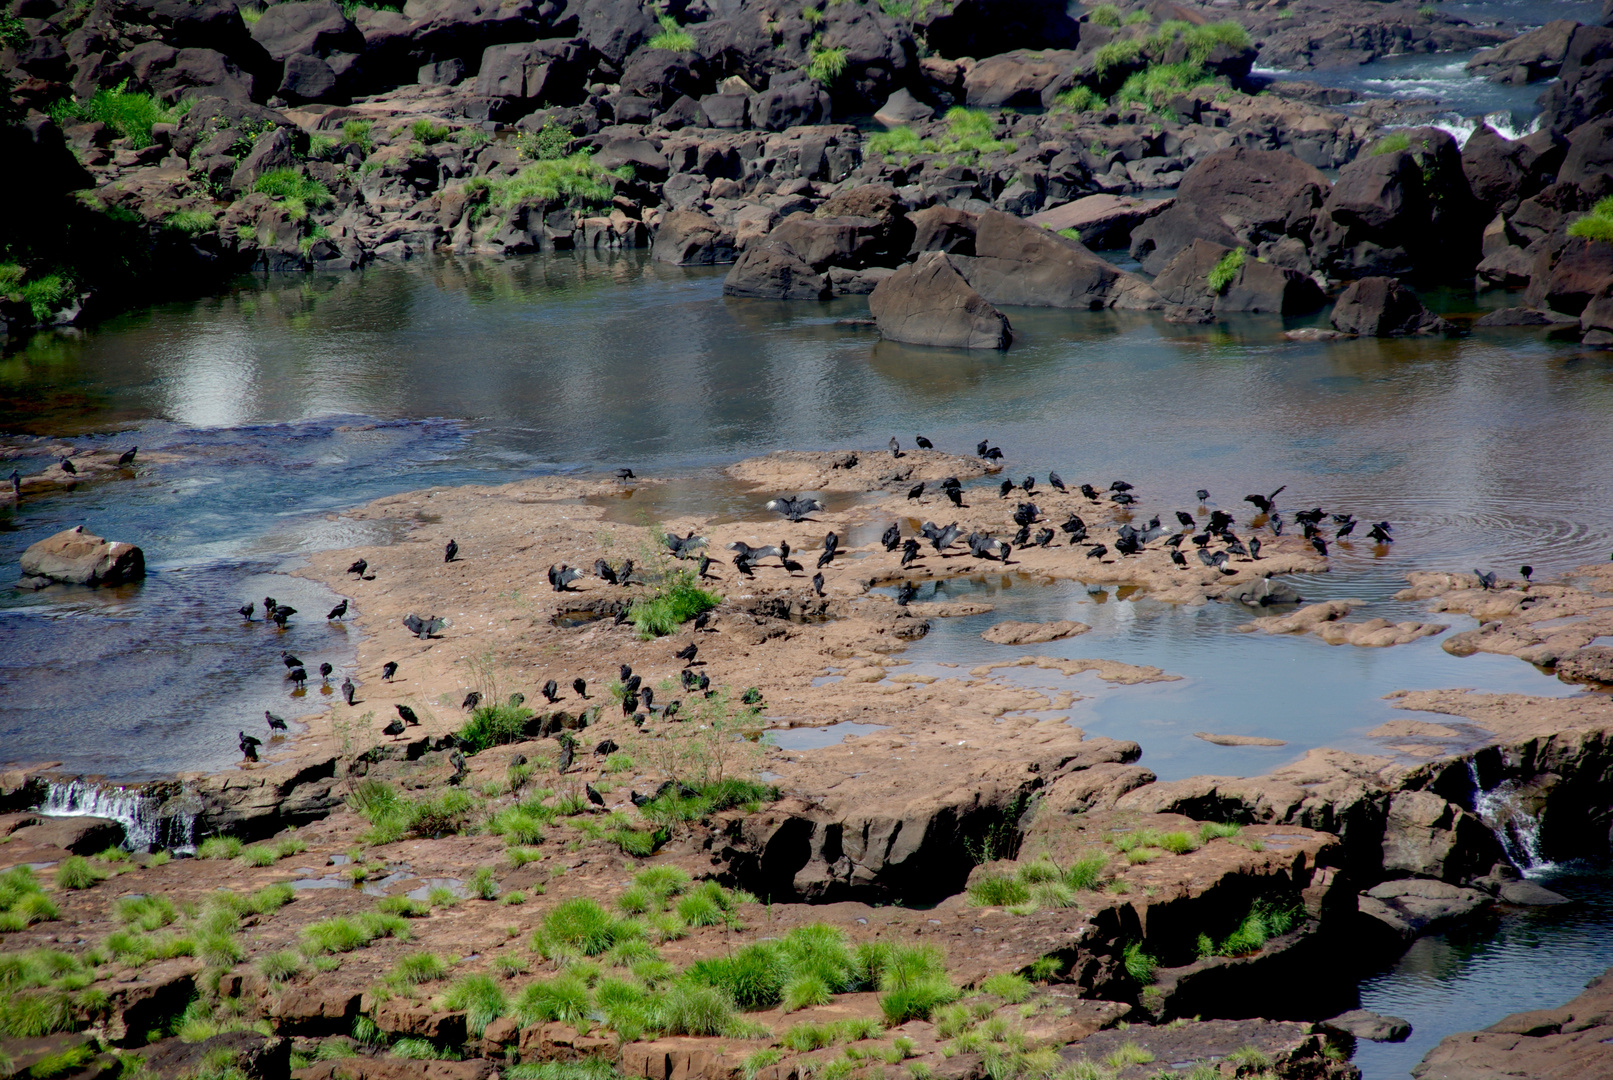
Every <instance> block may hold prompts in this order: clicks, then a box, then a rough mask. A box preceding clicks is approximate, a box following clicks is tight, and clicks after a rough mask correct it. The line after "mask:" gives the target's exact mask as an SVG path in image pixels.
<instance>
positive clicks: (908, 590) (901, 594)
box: [896, 581, 919, 607]
mask: <svg viewBox="0 0 1613 1080" xmlns="http://www.w3.org/2000/svg"><path fill="white" fill-rule="evenodd" d="M918 594H919V589H918V586H917V585H914V584H913V583H912V582H911V581H904V582H902V583H901V584H900V585H898V586H897V587H896V606H897V607H906V606H907V605H908V604H909V603H911V602H912V600H913V597H915V596H917V595H918Z"/></svg>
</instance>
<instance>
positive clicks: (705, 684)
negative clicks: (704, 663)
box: [694, 673, 711, 692]
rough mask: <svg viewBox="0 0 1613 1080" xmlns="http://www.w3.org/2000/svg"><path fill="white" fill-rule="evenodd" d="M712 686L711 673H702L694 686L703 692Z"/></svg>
mask: <svg viewBox="0 0 1613 1080" xmlns="http://www.w3.org/2000/svg"><path fill="white" fill-rule="evenodd" d="M710 687H711V676H710V675H706V674H704V673H702V674H701V676H700V678H698V679H696V680H695V684H694V688H695V689H696V690H699V691H701V692H705V691H706V690H708V689H709V688H710Z"/></svg>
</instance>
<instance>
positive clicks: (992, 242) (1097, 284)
mask: <svg viewBox="0 0 1613 1080" xmlns="http://www.w3.org/2000/svg"><path fill="white" fill-rule="evenodd" d="M954 259H955V260H956V263H957V266H958V270H959V272H961V273H962V274H963V276H964V278H965V279H966V280H967V281H968V282H969V284H970V286H971V287H973V288H974V289H975V291H976V292H978V293H980V295H981V296H984V297H985V298H986V299H987V300H989V301H991V302H992V303H993V304H1009V305H1017V306H1020V307H1051V308H1078V309H1079V308H1084V309H1087V310H1093V311H1095V310H1099V309H1101V308H1111V307H1112V308H1131V309H1136V310H1147V309H1154V308H1159V307H1162V306H1163V305H1164V302H1163V301H1162V300H1161V299H1160V298H1159V294H1158V293H1157V292H1155V291H1154V288H1153V286H1151V285H1149V284H1148V283H1147V282H1146V281H1144V280H1143V279H1142V278H1140V277H1138V276H1136V275H1135V274H1129V273H1127V272H1126V271H1124V270H1119V269H1117V268H1116V267H1114V266H1113V265H1112V264H1110V263H1108V262H1105V261H1104V260H1103V259H1100V258H1099V257H1098V256H1096V255H1094V254H1093V253H1092V252H1090V251H1088V250H1087V249H1086V248H1085V247H1083V246H1082V245H1081V244H1079V243H1077V242H1076V241H1074V240H1070V239H1067V238H1065V237H1063V236H1059V235H1058V234H1057V233H1051V232H1048V231H1047V230H1046V229H1042V228H1038V227H1037V226H1035V225H1031V224H1029V223H1028V222H1026V221H1023V220H1022V219H1020V218H1017V217H1014V216H1013V215H1012V214H1005V213H1003V212H1002V211H1000V210H986V211H984V212H982V213H981V215H980V221H979V224H978V225H977V226H976V228H975V253H974V257H973V258H969V257H966V256H954Z"/></svg>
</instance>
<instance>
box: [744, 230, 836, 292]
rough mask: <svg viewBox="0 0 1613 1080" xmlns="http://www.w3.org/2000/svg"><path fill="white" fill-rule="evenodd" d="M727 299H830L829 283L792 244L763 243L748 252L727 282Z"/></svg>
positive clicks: (768, 241) (769, 241)
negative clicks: (802, 257) (799, 254)
mask: <svg viewBox="0 0 1613 1080" xmlns="http://www.w3.org/2000/svg"><path fill="white" fill-rule="evenodd" d="M722 292H723V295H724V296H738V297H750V298H755V299H767V300H826V299H828V297H829V281H828V279H827V278H825V277H824V276H823V275H822V274H820V273H818V272H817V271H816V270H814V269H813V268H812V267H811V266H809V265H807V264H806V263H805V262H803V261H802V260H801V257H800V256H798V255H797V254H796V253H795V252H793V251H791V250H790V248H789V245H787V244H778V243H774V242H772V241H771V240H763V241H762V242H761V243H759V244H757V245H756V246H755V247H752V248H748V249H746V251H745V253H744V254H743V255H741V256H740V257H739V261H738V262H736V263H734V268H733V269H732V270H730V271H728V276H727V277H726V278H724V279H723V283H722Z"/></svg>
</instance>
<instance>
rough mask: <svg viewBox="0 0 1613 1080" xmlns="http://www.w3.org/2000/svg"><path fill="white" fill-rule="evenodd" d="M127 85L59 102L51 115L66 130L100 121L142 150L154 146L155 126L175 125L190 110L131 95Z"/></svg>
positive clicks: (186, 105)
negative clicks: (85, 122) (80, 99)
mask: <svg viewBox="0 0 1613 1080" xmlns="http://www.w3.org/2000/svg"><path fill="white" fill-rule="evenodd" d="M128 85H129V80H127V79H125V80H124V81H123V82H120V83H118V85H116V86H114V87H110V88H108V87H103V88H101V89H100V90H97V91H96V92H95V95H94V96H93V97H91V98H90V100H88V101H83V102H80V101H73V100H70V99H64V100H62V101H58V102H57V103H56V104H55V105H53V106H51V116H52V117H53V118H54V119H55V120H56V122H57V123H58V124H61V125H62V126H63V127H66V126H68V125H69V124H72V123H74V122H76V121H80V120H90V121H98V122H100V123H103V124H105V125H106V126H107V127H109V128H111V129H112V130H113V131H116V132H117V133H118V134H119V135H120V136H122V137H123V138H125V139H128V140H129V145H130V146H131V147H133V148H134V149H136V150H143V149H144V148H146V147H148V146H150V145H151V142H152V139H151V129H152V127H153V126H154V125H156V124H166V123H172V122H173V121H175V120H177V119H178V118H179V117H180V116H181V115H183V114H184V113H185V112H186V111H187V110H188V109H189V108H190V103H189V102H184V103H182V104H180V105H179V106H176V107H174V108H169V107H167V106H164V105H163V104H162V103H161V102H159V101H158V100H157V99H156V98H154V97H153V96H151V95H150V94H137V93H130V92H129V91H128V90H127V89H126V88H127V87H128Z"/></svg>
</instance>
